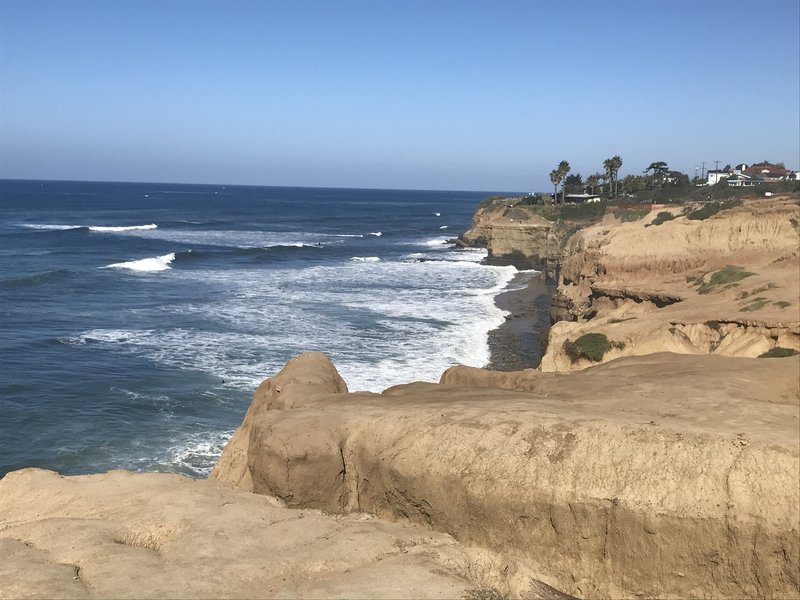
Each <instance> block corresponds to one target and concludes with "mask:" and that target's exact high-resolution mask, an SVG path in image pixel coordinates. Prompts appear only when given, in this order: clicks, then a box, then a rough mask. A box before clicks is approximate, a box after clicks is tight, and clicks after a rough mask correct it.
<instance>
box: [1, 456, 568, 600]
mask: <svg viewBox="0 0 800 600" xmlns="http://www.w3.org/2000/svg"><path fill="white" fill-rule="evenodd" d="M506 566H507V563H503V562H500V561H499V559H498V557H496V556H495V555H493V554H492V553H490V552H486V551H483V550H480V549H477V548H465V547H464V546H462V545H460V544H458V543H456V542H455V541H454V540H453V539H452V538H451V537H450V536H447V535H444V534H439V533H435V532H432V531H430V530H427V529H424V528H421V527H414V526H408V525H403V526H401V525H397V524H393V523H387V522H385V521H380V520H377V519H374V518H372V517H369V516H367V515H363V514H361V515H351V516H346V517H332V516H328V515H323V514H322V513H320V512H319V511H315V510H304V511H298V510H290V509H287V508H285V507H283V506H282V505H281V503H280V502H278V501H277V500H275V499H273V498H269V497H266V496H260V495H256V494H251V493H247V492H243V491H241V490H236V489H233V488H231V487H230V486H228V485H225V484H221V483H218V482H216V481H195V480H191V479H189V478H186V477H180V476H177V475H167V474H156V473H151V474H143V473H136V474H135V473H129V472H126V471H112V472H110V473H107V474H102V475H90V476H81V477H60V476H59V475H58V474H56V473H53V472H50V471H42V470H39V469H25V470H22V471H16V472H13V473H9V474H8V475H6V476H5V477H4V478H3V479H2V480H0V598H10V599H11V598H13V599H19V598H461V597H464V595H465V594H466V593H467V591H468V590H483V591H484V593H488V592H489V591H490V590H492V589H494V587H493V586H494V585H495V584H496V585H497V586H499V589H501V590H503V591H505V592H508V591H514V590H515V588H514V584H513V578H512V577H511V576H510V575H509V574H508V569H507V568H506V569H505V571H504V570H503V569H504V567H506ZM518 578H519V579H520V581H523V582H526V584H527V585H528V586H530V582H531V581H533V580H532V579H531V578H529V577H528V578H527V580H526V578H524V577H522V576H521V575H520V574H518ZM525 580H526V581H525ZM520 585H522V584H520ZM536 589H540V590H541V591H542V592H543V593H541V594H536V593H534V595H533V597H540V598H551V599H553V600H555V598H556V596H555V595H554V594H549V593H548V591H547V588H546V587H541V586H540V587H539V588H534V592H535V590H536Z"/></svg>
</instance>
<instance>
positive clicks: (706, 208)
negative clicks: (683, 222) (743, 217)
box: [686, 198, 742, 221]
mask: <svg viewBox="0 0 800 600" xmlns="http://www.w3.org/2000/svg"><path fill="white" fill-rule="evenodd" d="M741 205H742V200H741V199H739V198H730V199H728V200H723V201H722V202H707V203H705V204H703V206H701V207H700V208H698V209H696V210H693V211H691V212H690V213H689V214H688V215H686V218H687V219H689V220H690V221H705V220H706V219H708V218H709V217H713V216H714V215H715V214H717V213H718V212H719V211H721V210H726V209H728V208H735V207H737V206H741Z"/></svg>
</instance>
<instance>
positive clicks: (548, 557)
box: [215, 354, 800, 598]
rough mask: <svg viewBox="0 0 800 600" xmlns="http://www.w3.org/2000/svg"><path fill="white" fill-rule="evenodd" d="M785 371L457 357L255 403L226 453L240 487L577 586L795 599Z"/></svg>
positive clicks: (795, 454) (756, 365) (797, 531)
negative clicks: (514, 367)
mask: <svg viewBox="0 0 800 600" xmlns="http://www.w3.org/2000/svg"><path fill="white" fill-rule="evenodd" d="M315 362H316V359H315ZM298 364H301V363H298V362H295V363H292V364H291V365H287V369H286V371H285V372H281V373H280V374H278V375H277V376H276V377H275V378H273V380H272V381H273V382H275V381H279V380H280V381H284V380H285V378H286V377H287V376H288V374H289V373H292V374H293V376H297V377H299V376H300V375H299V374H297V372H296V367H297V365H298ZM308 364H312V363H311V362H309V363H308ZM322 369H323V375H321V377H323V378H324V379H326V380H334V379H335V378H333V377H332V376H331V374H330V372H329V370H328V369H329V367H328V365H324V367H322ZM798 375H800V362H798V359H797V358H788V359H771V360H765V359H760V360H759V359H744V358H739V359H736V358H724V357H718V356H684V355H675V354H655V355H650V356H645V357H631V358H624V359H620V360H617V361H613V362H610V363H607V364H604V365H601V366H598V367H594V368H591V369H587V370H585V371H582V372H578V373H569V374H560V373H541V372H538V371H524V372H518V373H510V374H492V373H488V372H486V371H483V370H480V369H469V368H465V367H458V368H455V369H453V370H450V371H448V372H447V373H446V374H445V375H444V376H443V378H442V383H441V384H424V383H416V384H410V385H405V386H398V387H395V388H391V389H389V390H386V391H385V392H384V393H383V394H345V393H332V392H331V393H327V394H325V393H319V390H318V389H314V390H311V392H312V393H310V394H308V395H307V396H305V397H303V398H300V397H299V396H298V397H296V398H295V399H294V400H293V401H292V402H291V403H288V404H286V405H284V406H285V407H284V408H283V409H281V410H274V407H273V409H270V410H266V409H263V404H262V410H260V411H258V412H257V413H256V412H255V411H253V412H252V413H248V416H249V417H251V428H250V436H249V442H250V443H249V446H247V448H246V449H245V450H243V452H244V454H245V455H246V456H247V465H248V468H249V470H250V480H251V481H252V482H253V486H252V489H255V490H256V491H259V492H261V493H267V494H273V495H276V496H278V497H280V498H282V499H283V500H285V501H286V502H287V504H289V505H290V506H295V507H318V508H323V509H325V510H326V511H330V512H334V511H336V512H342V513H347V512H350V511H367V512H369V513H372V514H375V515H377V516H380V517H384V518H388V519H393V520H398V521H401V522H413V523H418V524H423V525H426V526H428V527H430V528H431V529H434V530H438V531H442V532H447V533H450V534H452V535H453V536H454V537H455V538H456V539H458V540H460V541H463V542H466V543H470V544H476V545H480V546H483V547H486V548H489V549H491V550H494V551H496V552H498V553H499V554H501V555H502V556H504V557H506V558H507V559H508V560H509V565H517V566H514V567H511V569H512V570H513V569H515V568H518V566H519V565H526V566H527V567H528V568H530V569H532V571H533V572H535V573H537V577H538V578H539V579H540V580H541V581H544V582H546V583H547V584H549V585H551V586H553V587H555V588H557V589H559V590H562V591H564V592H568V593H571V594H575V595H578V596H611V597H623V596H645V597H674V598H679V597H681V598H682V597H701V596H702V597H731V598H739V597H744V596H749V597H795V596H797V595H798V594H800V575H799V572H800V537H799V536H800V433H799V432H798V427H800V420H798V419H799V418H800V410H799V404H800V400H799V399H798V397H799V396H800V391H799V390H798ZM303 376H304V377H312V378H313V377H315V376H317V375H315V374H314V373H313V372H308V373H305V374H303ZM269 385H270V386H272V385H274V383H270V384H269ZM241 451H242V450H241V449H239V450H237V452H241ZM226 453H227V450H226ZM223 458H224V457H223ZM215 477H217V478H221V479H224V478H225V473H224V472H220V471H217V472H215ZM231 481H234V482H235V481H236V477H234V478H232V479H231Z"/></svg>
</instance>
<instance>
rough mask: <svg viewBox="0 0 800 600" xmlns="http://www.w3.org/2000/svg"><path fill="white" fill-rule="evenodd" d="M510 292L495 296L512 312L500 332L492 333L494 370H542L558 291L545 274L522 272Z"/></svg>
mask: <svg viewBox="0 0 800 600" xmlns="http://www.w3.org/2000/svg"><path fill="white" fill-rule="evenodd" d="M509 287H510V288H511V289H510V290H509V291H505V292H502V293H500V294H498V295H497V296H496V297H495V304H496V305H497V307H498V308H500V309H501V310H503V311H505V312H507V313H508V315H507V316H506V320H505V322H504V323H502V324H501V325H500V326H499V327H498V328H497V329H494V330H492V331H490V332H489V339H488V343H489V352H490V355H491V359H490V361H489V364H487V365H486V367H485V368H487V369H489V370H492V371H519V370H522V369H532V368H535V367H538V366H539V364H540V363H541V360H542V356H544V351H545V349H546V347H547V333H548V331H549V329H550V305H551V300H552V296H553V291H554V290H555V285H554V284H553V282H548V281H547V278H546V277H545V275H544V273H542V272H531V271H521V272H519V273H517V275H516V276H515V278H514V279H513V280H512V281H511V283H510V284H509Z"/></svg>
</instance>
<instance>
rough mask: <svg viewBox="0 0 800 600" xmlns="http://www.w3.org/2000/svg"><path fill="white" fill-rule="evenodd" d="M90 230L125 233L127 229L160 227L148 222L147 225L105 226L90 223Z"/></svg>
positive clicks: (140, 229) (145, 229) (144, 229)
mask: <svg viewBox="0 0 800 600" xmlns="http://www.w3.org/2000/svg"><path fill="white" fill-rule="evenodd" d="M88 228H89V231H95V232H99V233H124V232H126V231H147V230H150V229H158V225H156V224H155V223H148V224H147V225H127V226H108V227H106V226H103V225H88Z"/></svg>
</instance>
